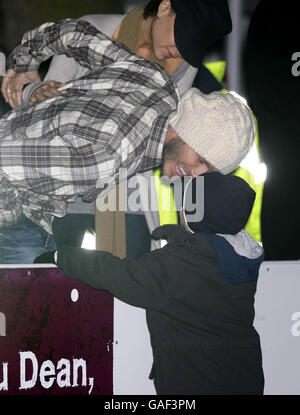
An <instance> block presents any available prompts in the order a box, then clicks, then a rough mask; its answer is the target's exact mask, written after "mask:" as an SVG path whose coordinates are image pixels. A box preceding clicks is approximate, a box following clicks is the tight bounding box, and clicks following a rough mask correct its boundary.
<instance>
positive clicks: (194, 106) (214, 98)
mask: <svg viewBox="0 0 300 415" xmlns="http://www.w3.org/2000/svg"><path fill="white" fill-rule="evenodd" d="M169 123H170V125H171V127H172V128H173V129H174V130H175V131H176V133H177V134H178V135H179V136H180V138H181V139H182V140H183V141H184V142H185V143H186V144H188V145H189V146H190V147H192V149H193V150H195V151H196V152H197V153H198V154H199V155H200V156H202V157H204V158H205V159H206V160H207V161H209V162H210V163H211V164H212V165H213V166H214V167H216V168H217V169H218V170H219V171H220V172H221V173H223V174H228V173H230V172H232V171H233V170H235V169H236V168H237V167H238V166H239V164H240V162H241V161H242V160H243V159H244V158H245V156H246V155H247V153H248V151H249V150H250V148H251V147H252V145H253V142H254V139H255V135H256V124H255V120H254V116H253V114H252V112H251V110H250V109H249V108H248V107H247V105H246V104H244V103H243V102H242V99H240V98H238V97H237V96H235V95H233V94H232V93H230V92H228V93H226V94H223V93H222V92H220V91H217V92H212V93H210V94H203V93H202V92H200V91H199V90H198V89H197V88H191V89H189V90H188V91H187V92H186V93H185V94H184V95H183V96H182V97H181V100H180V102H179V105H178V109H177V111H176V112H174V113H172V114H171V116H170V118H169Z"/></svg>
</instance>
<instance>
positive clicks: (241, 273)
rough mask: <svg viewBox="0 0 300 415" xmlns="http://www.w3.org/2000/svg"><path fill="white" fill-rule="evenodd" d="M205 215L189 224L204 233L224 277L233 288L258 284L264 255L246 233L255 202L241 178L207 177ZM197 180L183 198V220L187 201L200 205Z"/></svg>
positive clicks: (216, 173)
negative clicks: (239, 285) (241, 284)
mask: <svg viewBox="0 0 300 415" xmlns="http://www.w3.org/2000/svg"><path fill="white" fill-rule="evenodd" d="M203 177H204V198H203V201H201V202H202V203H204V215H203V218H202V220H201V221H198V222H193V221H186V225H187V227H188V228H189V229H190V231H191V232H192V233H195V234H197V233H201V234H202V235H203V236H204V237H205V238H206V239H207V240H208V242H209V243H210V244H211V245H212V246H213V247H214V249H215V252H216V258H217V262H218V265H219V267H220V270H221V272H222V275H223V276H224V278H225V279H226V280H227V281H228V282H230V283H233V284H238V283H242V282H248V281H255V280H257V278H258V271H259V267H260V264H261V263H262V261H263V259H264V251H263V248H262V247H261V245H260V244H259V243H258V242H256V241H255V240H254V239H253V238H252V237H251V236H250V235H249V234H248V233H247V232H246V231H244V230H243V228H244V226H245V225H246V223H247V221H248V218H249V216H250V214H251V210H252V207H253V204H254V200H255V192H254V191H253V190H252V189H251V187H250V186H249V185H248V184H247V183H246V182H245V181H244V180H243V179H241V178H240V177H237V176H232V175H228V176H226V175H223V174H221V173H219V172H210V173H205V174H204V175H203ZM196 180H197V178H193V179H192V180H190V181H189V182H188V183H187V185H186V187H185V189H184V196H183V216H184V218H185V220H186V218H187V217H188V218H192V216H190V213H191V212H189V213H188V215H189V216H187V211H186V203H185V201H186V198H187V197H189V198H192V199H193V200H194V201H197V198H196V195H195V192H196Z"/></svg>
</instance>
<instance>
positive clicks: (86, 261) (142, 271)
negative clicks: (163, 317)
mask: <svg viewBox="0 0 300 415" xmlns="http://www.w3.org/2000/svg"><path fill="white" fill-rule="evenodd" d="M161 261H162V257H161V255H160V253H159V251H156V252H149V253H147V254H145V255H144V256H143V257H142V258H141V259H140V260H136V261H134V260H130V259H127V258H125V259H120V258H118V257H116V256H114V255H112V254H110V253H108V252H104V251H93V250H87V249H81V248H69V247H63V248H61V249H59V251H58V256H57V265H58V266H59V268H60V269H61V270H62V272H63V274H64V275H66V276H67V277H69V278H71V279H75V280H80V281H82V282H84V283H85V284H87V285H89V286H91V287H93V288H97V289H101V290H106V291H109V292H110V293H111V294H112V295H114V296H115V297H117V298H118V299H120V300H121V301H124V302H126V303H128V304H131V305H134V306H138V307H143V308H147V309H153V310H156V311H161V310H162V309H163V307H164V305H165V304H166V302H167V287H168V277H167V276H166V273H164V272H162V268H161V265H162V263H161Z"/></svg>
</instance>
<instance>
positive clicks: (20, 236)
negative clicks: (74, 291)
mask: <svg viewBox="0 0 300 415" xmlns="http://www.w3.org/2000/svg"><path fill="white" fill-rule="evenodd" d="M55 249H56V245H55V242H54V238H53V236H52V235H50V234H49V233H48V232H47V231H45V230H44V229H43V228H42V227H41V226H39V225H37V224H36V223H34V222H32V221H31V220H30V219H28V218H27V217H26V216H23V217H22V218H21V219H20V221H19V222H18V223H17V224H16V225H14V226H7V227H0V263H1V264H32V263H33V261H34V259H35V258H36V257H37V256H39V255H41V254H43V253H44V252H47V251H54V250H55Z"/></svg>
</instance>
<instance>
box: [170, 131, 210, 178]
mask: <svg viewBox="0 0 300 415" xmlns="http://www.w3.org/2000/svg"><path fill="white" fill-rule="evenodd" d="M173 132H174V135H173V136H172V138H170V139H169V140H168V141H167V142H166V143H165V145H164V149H163V160H162V172H163V175H164V176H167V177H169V179H171V178H172V177H174V176H178V177H183V176H192V177H196V176H199V174H204V173H206V172H207V171H208V166H207V165H206V164H204V163H201V162H200V160H199V155H198V154H197V153H196V152H195V151H194V150H193V149H192V148H191V147H190V146H189V145H188V144H186V143H185V142H184V141H182V140H181V138H180V137H179V136H178V135H176V133H175V131H174V130H173Z"/></svg>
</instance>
